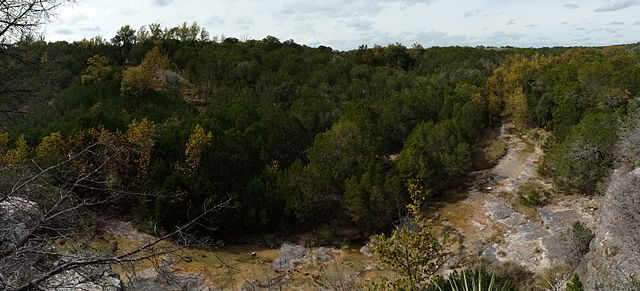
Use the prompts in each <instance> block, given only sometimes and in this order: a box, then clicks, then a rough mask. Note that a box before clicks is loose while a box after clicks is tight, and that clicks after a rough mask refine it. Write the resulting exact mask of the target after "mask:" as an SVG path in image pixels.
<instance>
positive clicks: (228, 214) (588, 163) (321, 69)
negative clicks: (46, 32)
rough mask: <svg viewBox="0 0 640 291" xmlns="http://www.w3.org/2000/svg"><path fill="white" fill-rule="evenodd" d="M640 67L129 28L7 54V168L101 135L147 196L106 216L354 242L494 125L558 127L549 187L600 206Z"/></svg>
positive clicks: (395, 215)
mask: <svg viewBox="0 0 640 291" xmlns="http://www.w3.org/2000/svg"><path fill="white" fill-rule="evenodd" d="M14 56H15V57H14ZM638 56H639V54H638V52H637V50H635V48H634V47H609V48H576V49H538V50H532V49H529V50H525V49H509V48H507V49H494V48H463V47H451V48H429V49H424V48H422V47H420V46H419V45H416V46H414V47H412V48H406V47H404V46H402V45H399V44H396V45H389V46H386V47H379V46H376V47H374V48H367V47H364V46H363V47H360V48H358V49H356V50H353V51H347V52H341V51H334V50H332V49H331V48H328V47H319V48H311V47H307V46H303V45H298V44H296V43H295V42H293V41H284V42H281V41H279V40H278V39H276V38H274V37H267V38H265V39H263V40H249V41H244V42H241V41H238V40H237V39H234V38H226V39H223V40H220V41H211V40H209V39H208V36H207V35H206V31H203V30H201V29H200V28H199V27H197V26H191V27H189V26H186V25H184V26H183V27H176V28H172V29H165V30H164V31H163V30H160V28H159V27H158V26H151V29H150V30H140V31H137V32H136V31H134V30H132V29H131V28H130V27H128V26H125V27H123V28H122V29H121V30H120V32H119V33H118V35H117V36H116V37H115V38H114V39H113V40H112V41H111V42H106V41H103V40H102V39H100V38H96V39H91V40H83V41H79V42H75V43H65V42H56V43H46V42H42V41H35V40H29V39H25V40H24V41H23V42H21V43H20V44H19V45H18V46H16V47H14V48H11V49H8V50H7V53H6V54H4V55H2V63H3V65H2V69H1V72H0V73H1V74H2V75H3V78H2V80H3V84H2V85H3V86H5V88H6V89H5V91H6V92H7V93H5V94H3V96H2V103H0V104H1V106H0V107H2V109H3V110H4V112H5V113H4V115H3V116H2V120H3V123H2V130H3V131H4V132H6V133H4V134H3V135H2V137H3V139H2V151H3V152H4V154H3V155H4V156H5V157H4V158H3V162H5V163H29V160H30V159H33V158H35V159H36V160H38V161H40V162H42V163H54V162H55V161H57V160H59V159H60V156H62V157H64V155H63V154H64V153H66V152H67V151H68V150H71V151H73V150H74V149H76V150H77V149H79V148H81V147H82V146H87V145H88V144H90V143H91V142H92V141H96V140H100V141H101V142H103V140H104V138H102V137H104V136H105V135H109V136H111V138H110V140H109V141H104V143H109V144H110V146H122V147H127V148H131V149H134V150H133V151H131V152H129V153H127V154H123V155H122V156H121V157H119V159H121V160H118V161H113V162H114V163H117V164H119V165H120V166H114V168H113V170H112V173H111V175H113V176H112V178H111V181H112V184H111V185H109V187H114V188H118V189H121V190H123V192H132V193H133V192H135V193H147V194H149V195H144V196H137V195H131V197H126V195H125V197H122V199H121V200H120V201H114V204H115V205H114V209H116V211H117V212H120V213H138V216H139V217H137V218H138V219H141V220H149V219H150V220H152V221H154V222H156V223H158V224H159V225H161V226H163V227H167V228H171V227H172V226H174V225H176V224H178V223H179V222H181V221H183V220H184V219H187V217H189V215H194V211H197V207H196V206H198V205H201V204H202V203H204V201H205V200H214V201H215V200H222V199H225V198H227V197H229V198H231V200H232V201H233V207H232V208H229V209H225V210H224V211H222V212H221V213H216V214H214V216H212V217H210V223H211V225H210V226H215V227H217V228H218V230H219V231H221V232H223V233H233V234H238V233H252V232H257V231H283V230H304V231H308V230H313V229H315V228H317V227H319V226H323V225H324V226H326V225H331V226H349V227H351V228H353V229H357V230H359V231H361V232H362V233H363V234H366V233H368V232H370V231H374V230H383V229H385V228H386V227H388V226H390V225H391V224H392V223H393V222H394V221H395V220H397V219H399V218H400V217H401V216H402V215H404V214H405V210H404V205H406V204H407V202H408V194H407V193H406V185H407V183H408V181H411V180H414V179H415V180H416V181H418V184H419V185H420V187H423V188H424V189H425V190H427V191H426V192H427V193H429V195H431V196H439V195H446V194H445V193H447V189H449V188H451V187H452V186H456V185H458V184H459V183H460V182H462V181H464V180H465V177H466V175H467V174H468V173H469V172H470V171H472V170H475V169H477V168H478V167H475V168H474V165H482V163H481V162H480V161H479V160H481V159H482V155H481V154H480V153H481V150H482V149H481V147H480V144H481V143H482V142H483V141H485V140H486V139H489V138H490V137H491V134H490V132H491V131H492V129H495V128H496V127H497V126H499V124H500V120H501V118H504V116H510V117H509V118H512V119H513V121H514V122H515V123H516V124H517V126H518V127H519V128H521V129H525V128H530V127H543V128H546V129H549V130H553V132H554V139H553V140H552V141H551V142H550V143H549V144H548V150H549V157H548V159H546V160H545V165H544V168H543V170H544V174H546V175H549V176H551V177H553V178H554V181H555V182H556V183H557V186H558V189H559V190H561V191H566V192H574V193H585V194H593V193H595V192H596V191H598V189H601V187H600V186H599V185H600V184H601V183H602V182H603V181H604V180H603V179H604V178H605V177H606V176H607V173H608V172H607V171H608V170H609V169H610V168H611V164H612V155H611V150H612V144H613V141H614V140H615V136H616V134H615V125H616V124H617V123H618V121H619V120H620V118H621V117H622V116H624V115H625V114H626V113H627V111H629V110H635V108H636V102H637V99H636V96H637V94H638V90H639V89H640V83H639V82H638V81H637V80H639V78H638V77H640V67H639V66H638ZM605 125H606V126H605ZM133 165H135V166H133ZM176 194H177V195H176ZM87 195H93V194H91V193H88V194H87ZM96 195H97V194H96Z"/></svg>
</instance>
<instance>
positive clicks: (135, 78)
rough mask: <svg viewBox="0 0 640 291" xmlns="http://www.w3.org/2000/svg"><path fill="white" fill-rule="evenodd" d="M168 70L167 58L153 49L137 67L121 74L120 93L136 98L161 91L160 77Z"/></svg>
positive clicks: (169, 66)
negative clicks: (143, 94)
mask: <svg viewBox="0 0 640 291" xmlns="http://www.w3.org/2000/svg"><path fill="white" fill-rule="evenodd" d="M169 68H171V62H170V61H169V57H167V55H165V54H163V53H162V52H160V49H158V48H157V47H154V48H152V49H151V50H149V52H147V54H146V55H145V56H144V58H143V59H142V63H140V65H139V66H135V67H130V68H127V69H126V70H125V71H124V72H122V84H121V86H120V92H121V93H122V94H125V95H134V96H138V95H140V94H142V93H144V92H145V91H149V90H158V89H161V87H162V83H161V82H160V76H161V75H162V74H163V73H164V71H166V70H168V69H169Z"/></svg>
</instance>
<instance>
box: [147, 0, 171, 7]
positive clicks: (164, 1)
mask: <svg viewBox="0 0 640 291" xmlns="http://www.w3.org/2000/svg"><path fill="white" fill-rule="evenodd" d="M172 2H173V0H153V1H151V5H153V6H160V7H162V6H167V5H169V4H171V3H172Z"/></svg>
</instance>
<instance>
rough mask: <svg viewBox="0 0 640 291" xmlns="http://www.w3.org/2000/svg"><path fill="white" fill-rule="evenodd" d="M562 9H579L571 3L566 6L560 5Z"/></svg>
mask: <svg viewBox="0 0 640 291" xmlns="http://www.w3.org/2000/svg"><path fill="white" fill-rule="evenodd" d="M562 7H564V8H567V9H576V8H579V7H580V6H578V5H576V4H573V3H567V4H564V5H562Z"/></svg>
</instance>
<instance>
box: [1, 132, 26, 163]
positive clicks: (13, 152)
mask: <svg viewBox="0 0 640 291" xmlns="http://www.w3.org/2000/svg"><path fill="white" fill-rule="evenodd" d="M30 154H31V147H30V146H29V144H27V140H26V139H25V138H24V136H20V137H19V138H18V139H17V140H16V145H15V148H13V149H10V150H8V151H7V153H6V155H5V157H4V162H5V163H8V164H18V163H22V162H24V161H26V160H27V158H28V157H29V155H30Z"/></svg>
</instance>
